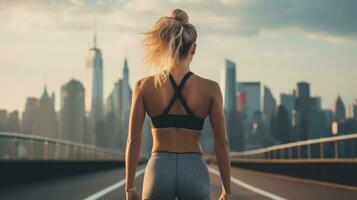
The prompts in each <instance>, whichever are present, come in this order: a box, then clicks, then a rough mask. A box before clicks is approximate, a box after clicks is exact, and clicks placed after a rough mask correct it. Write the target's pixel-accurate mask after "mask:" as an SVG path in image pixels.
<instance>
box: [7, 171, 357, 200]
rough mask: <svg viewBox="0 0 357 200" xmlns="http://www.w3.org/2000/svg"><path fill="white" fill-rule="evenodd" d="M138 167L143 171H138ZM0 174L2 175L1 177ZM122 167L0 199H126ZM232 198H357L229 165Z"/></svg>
mask: <svg viewBox="0 0 357 200" xmlns="http://www.w3.org/2000/svg"><path fill="white" fill-rule="evenodd" d="M208 166H209V168H210V180H211V197H212V200H218V197H219V195H220V192H221V180H220V177H219V174H218V171H217V166H215V165H212V164H209V165H208ZM144 168H145V165H141V166H139V167H138V170H137V172H139V173H137V174H138V175H137V178H136V186H137V189H138V191H139V193H141V191H142V187H141V186H142V182H143V177H144V172H143V170H144ZM140 170H141V171H142V172H141V173H140ZM0 178H1V177H0ZM124 178H125V171H124V168H120V169H111V170H106V171H100V172H94V173H91V174H81V175H76V176H71V177H64V178H60V179H54V180H48V181H42V182H36V183H32V184H24V185H21V186H17V187H13V188H3V189H0V200H30V199H31V200H33V199H35V200H42V199H43V200H60V199H61V200H62V199H65V200H72V199H73V200H94V199H101V200H114V199H117V200H125V196H124V194H125V193H124V184H123V183H124ZM232 192H233V199H235V200H249V199H254V200H255V199H276V200H284V199H304V200H305V199H313V200H317V199H324V200H325V199H326V200H329V199H334V200H336V199H338V200H348V199H357V188H348V187H343V186H338V185H328V184H324V183H321V182H316V181H308V180H303V179H296V178H289V177H284V176H278V175H273V174H268V173H262V172H255V171H251V170H246V169H241V168H235V167H233V168H232Z"/></svg>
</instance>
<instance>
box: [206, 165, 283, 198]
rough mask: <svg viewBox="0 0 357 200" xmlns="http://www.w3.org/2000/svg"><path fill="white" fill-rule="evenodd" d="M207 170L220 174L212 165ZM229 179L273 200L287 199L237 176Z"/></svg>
mask: <svg viewBox="0 0 357 200" xmlns="http://www.w3.org/2000/svg"><path fill="white" fill-rule="evenodd" d="M208 171H210V172H211V173H212V174H215V175H217V176H220V173H219V171H217V170H216V169H213V168H212V167H208ZM231 181H232V182H233V183H235V184H237V185H239V186H241V187H244V188H246V189H248V190H250V191H253V192H255V193H258V194H261V195H263V196H265V197H268V198H270V199H273V200H287V199H286V198H284V197H280V196H278V195H276V194H273V193H270V192H268V191H265V190H262V189H259V188H257V187H254V186H253V185H250V184H248V183H245V182H243V181H241V180H238V179H237V178H234V177H233V176H232V177H231Z"/></svg>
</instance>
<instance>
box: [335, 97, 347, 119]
mask: <svg viewBox="0 0 357 200" xmlns="http://www.w3.org/2000/svg"><path fill="white" fill-rule="evenodd" d="M345 119H346V107H345V104H344V103H343V101H342V98H341V96H338V97H337V100H336V103H335V107H334V120H335V121H337V122H341V121H343V120H345Z"/></svg>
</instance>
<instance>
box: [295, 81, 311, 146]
mask: <svg viewBox="0 0 357 200" xmlns="http://www.w3.org/2000/svg"><path fill="white" fill-rule="evenodd" d="M310 104H311V97H310V85H309V83H307V82H299V83H298V84H297V97H296V99H295V109H296V111H297V114H298V116H299V118H300V119H299V121H300V124H299V127H298V139H299V140H306V139H308V112H309V110H310V108H311V106H310Z"/></svg>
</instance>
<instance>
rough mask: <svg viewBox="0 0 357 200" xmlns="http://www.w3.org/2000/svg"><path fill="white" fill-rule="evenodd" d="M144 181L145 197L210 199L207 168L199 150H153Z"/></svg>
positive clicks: (191, 199)
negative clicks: (196, 151)
mask: <svg viewBox="0 0 357 200" xmlns="http://www.w3.org/2000/svg"><path fill="white" fill-rule="evenodd" d="M143 184H144V185H143V193H142V199H143V200H174V199H175V197H177V198H178V200H210V199H211V198H210V195H211V194H210V177H209V174H208V168H207V165H206V163H205V161H204V160H203V158H202V155H201V154H199V153H191V152H190V153H173V152H164V151H159V152H153V153H152V154H151V157H150V159H149V161H148V163H147V165H146V169H145V174H144V183H143Z"/></svg>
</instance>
